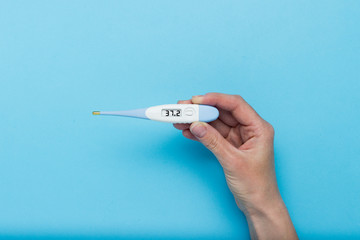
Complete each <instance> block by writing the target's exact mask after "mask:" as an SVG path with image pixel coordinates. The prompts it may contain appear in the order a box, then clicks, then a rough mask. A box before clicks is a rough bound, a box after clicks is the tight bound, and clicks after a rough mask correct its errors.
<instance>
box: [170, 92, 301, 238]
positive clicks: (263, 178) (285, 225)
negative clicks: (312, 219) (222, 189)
mask: <svg viewBox="0 0 360 240" xmlns="http://www.w3.org/2000/svg"><path fill="white" fill-rule="evenodd" d="M178 103H181V104H192V103H194V104H206V105H212V106H215V107H217V108H218V110H219V112H220V115H219V118H218V119H217V120H215V121H213V122H211V123H204V122H194V123H192V124H191V125H190V124H174V126H175V128H177V129H179V130H182V132H183V135H184V136H185V137H187V138H189V139H192V140H196V141H200V142H201V143H202V144H204V146H205V147H207V148H208V149H209V150H210V151H211V152H212V153H213V154H214V155H215V156H216V158H217V159H218V161H219V162H220V164H221V166H222V167H223V170H224V173H225V177H226V182H227V184H228V186H229V188H230V190H231V192H232V193H233V195H234V198H235V201H236V204H237V205H238V207H239V208H240V209H241V210H242V211H243V212H244V214H245V216H246V218H247V221H248V224H249V229H250V234H251V237H252V239H297V235H296V232H295V229H294V227H293V225H292V222H291V219H290V216H289V214H288V212H287V209H286V206H285V204H284V202H283V200H282V198H281V196H280V193H279V189H278V186H277V182H276V175H275V169H274V150H273V149H274V147H273V139H274V129H273V127H272V126H271V125H270V124H269V123H268V122H266V121H265V120H263V119H262V118H261V117H260V116H259V115H258V114H257V113H256V112H255V110H254V109H253V108H252V107H251V106H250V105H249V104H247V103H246V102H245V101H244V99H242V98H241V97H240V96H237V95H227V94H220V93H208V94H206V95H204V96H194V97H192V99H191V100H185V101H179V102H178Z"/></svg>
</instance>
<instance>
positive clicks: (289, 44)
mask: <svg viewBox="0 0 360 240" xmlns="http://www.w3.org/2000/svg"><path fill="white" fill-rule="evenodd" d="M359 12H360V2H359V1H340V0H339V1H301V2H283V1H275V2H274V1H265V2H264V1H226V2H221V3H220V2H216V1H178V2H175V1H173V2H170V1H105V2H100V1H80V0H79V1H51V2H50V1H0V89H1V94H0V109H1V113H0V237H1V238H11V237H13V238H30V239H32V238H34V237H37V238H54V239H57V238H79V239H82V238H95V239H97V238H101V239H103V238H109V239H112V238H117V237H127V238H134V239H141V238H164V239H166V238H170V237H171V238H207V239H209V238H220V239H221V238H226V239H239V238H240V239H242V238H249V233H248V228H247V224H246V221H245V218H244V216H243V215H242V213H241V212H240V211H239V210H238V209H237V207H236V204H235V203H234V201H233V198H232V196H231V194H230V192H229V190H228V189H227V185H226V182H225V179H224V176H223V172H222V169H221V168H220V165H219V164H218V162H217V161H216V159H215V158H214V157H213V156H212V155H211V154H210V153H209V152H208V151H206V149H205V148H204V147H202V146H201V145H200V144H199V143H195V142H191V141H190V140H187V139H184V138H183V137H182V136H181V133H180V132H178V131H177V130H175V129H174V128H173V127H172V126H171V125H168V124H164V123H158V122H152V121H145V120H134V119H128V118H106V117H104V118H102V117H96V118H95V117H93V116H92V115H91V112H92V111H93V110H122V109H133V108H143V107H148V106H153V105H158V104H165V103H175V102H176V101H177V100H179V99H188V98H190V97H191V96H192V95H198V94H204V93H206V92H211V91H217V92H224V93H231V94H240V95H242V96H243V97H244V98H245V99H246V100H247V101H248V102H249V103H250V104H251V105H252V106H253V107H254V108H255V109H256V110H257V111H258V113H259V114H260V115H261V116H263V117H264V118H265V119H266V120H267V121H269V122H270V123H272V124H273V126H274V128H275V131H276V136H275V155H276V156H275V158H276V163H275V164H276V171H277V178H278V182H279V186H280V191H281V193H282V196H283V198H284V200H285V203H286V204H287V207H288V209H289V212H290V214H291V217H292V220H293V222H294V225H295V227H296V229H297V232H298V234H299V236H300V238H301V239H328V238H334V239H335V238H336V239H339V238H346V239H351V238H353V239H356V238H360V207H359V200H360V191H359V189H360V179H359V172H360V161H359V160H360V148H359V142H360V134H359V133H360V127H359V124H358V123H359V117H360V110H359V109H360V104H359V103H360V94H359V92H360V71H359V69H360V28H359V26H358V25H359V22H360V18H359V16H360V14H359Z"/></svg>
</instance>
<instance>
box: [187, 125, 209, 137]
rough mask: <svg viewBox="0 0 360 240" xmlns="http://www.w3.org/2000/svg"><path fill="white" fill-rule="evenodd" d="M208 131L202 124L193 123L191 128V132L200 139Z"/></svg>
mask: <svg viewBox="0 0 360 240" xmlns="http://www.w3.org/2000/svg"><path fill="white" fill-rule="evenodd" d="M206 131H207V130H206V126H205V125H204V124H202V123H200V122H197V123H193V124H192V125H191V127H190V132H191V133H192V134H194V135H195V137H198V138H202V137H203V136H205V134H206Z"/></svg>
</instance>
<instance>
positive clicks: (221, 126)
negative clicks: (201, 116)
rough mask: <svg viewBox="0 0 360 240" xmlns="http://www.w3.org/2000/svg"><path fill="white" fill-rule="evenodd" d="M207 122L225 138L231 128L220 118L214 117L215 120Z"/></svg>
mask: <svg viewBox="0 0 360 240" xmlns="http://www.w3.org/2000/svg"><path fill="white" fill-rule="evenodd" d="M209 124H210V125H211V126H212V127H213V128H215V129H216V130H218V132H219V133H220V134H221V135H222V136H223V137H224V138H226V137H227V136H228V135H229V132H230V129H231V128H230V127H229V126H228V125H226V124H225V123H224V122H223V121H221V120H220V119H216V120H215V121H213V122H210V123H209Z"/></svg>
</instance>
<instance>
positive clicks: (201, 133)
mask: <svg viewBox="0 0 360 240" xmlns="http://www.w3.org/2000/svg"><path fill="white" fill-rule="evenodd" d="M190 131H191V133H192V134H193V136H194V137H196V138H197V139H198V140H199V141H200V142H201V143H202V144H204V146H205V147H206V148H208V149H209V150H210V151H211V152H212V153H213V154H214V155H215V156H216V157H217V159H219V161H220V163H221V165H223V166H224V164H225V165H226V161H227V159H231V157H230V158H229V156H232V155H233V154H234V153H235V151H236V148H235V147H234V146H232V145H231V144H230V143H229V142H228V141H226V140H225V138H224V137H223V136H221V134H220V133H219V132H218V131H217V130H216V129H215V128H213V127H212V126H211V125H209V124H207V123H204V122H194V123H192V124H191V126H190Z"/></svg>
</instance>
